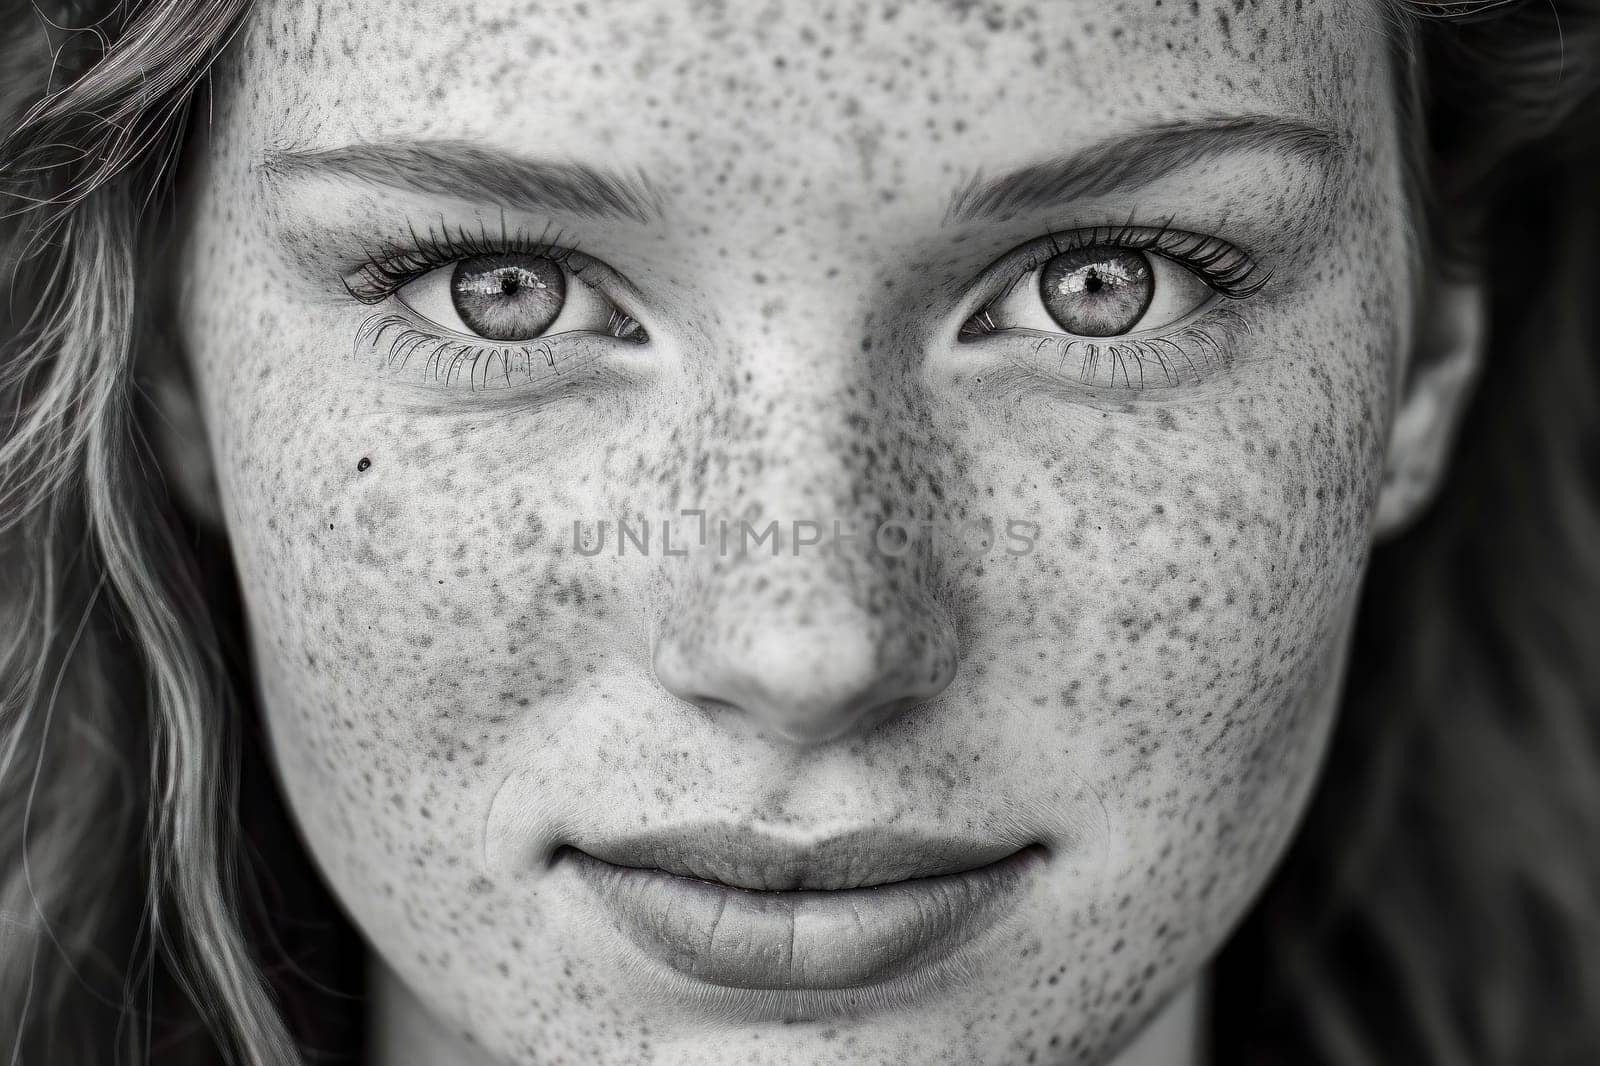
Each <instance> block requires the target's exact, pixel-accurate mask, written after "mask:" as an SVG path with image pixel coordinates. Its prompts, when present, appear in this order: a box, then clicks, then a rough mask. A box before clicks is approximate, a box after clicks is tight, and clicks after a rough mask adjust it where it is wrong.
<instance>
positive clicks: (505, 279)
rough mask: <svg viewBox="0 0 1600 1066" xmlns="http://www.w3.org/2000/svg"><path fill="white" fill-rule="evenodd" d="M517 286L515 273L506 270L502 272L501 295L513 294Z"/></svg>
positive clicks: (515, 292)
mask: <svg viewBox="0 0 1600 1066" xmlns="http://www.w3.org/2000/svg"><path fill="white" fill-rule="evenodd" d="M518 288H519V286H518V284H517V275H516V274H515V273H513V272H512V271H510V270H508V271H506V272H505V273H504V274H501V275H500V295H501V296H515V295H516V294H517V289H518Z"/></svg>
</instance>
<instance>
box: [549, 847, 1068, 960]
mask: <svg viewBox="0 0 1600 1066" xmlns="http://www.w3.org/2000/svg"><path fill="white" fill-rule="evenodd" d="M1044 860H1045V852H1044V849H1043V847H1042V846H1040V845H1038V844H1027V845H1024V846H1021V847H1019V846H1018V845H1017V844H1015V843H1010V844H995V843H992V842H989V843H980V842H975V841H971V840H961V839H954V838H936V837H928V836H914V835H904V834H887V833H883V832H875V831H861V832H856V833H851V834H848V835H845V836H840V837H835V838H831V839H829V840H825V841H821V842H818V843H813V844H807V845H799V844H795V843H791V842H787V841H783V840H780V839H778V838H775V837H771V836H766V835H762V834H755V833H751V832H747V831H736V830H729V829H723V828H720V827H709V828H703V829H685V830H681V831H675V832H666V833H653V834H648V835H644V836H638V837H632V838H626V839H611V840H607V841H603V842H594V843H585V844H584V845H583V846H582V847H578V846H573V845H569V846H566V847H563V848H561V849H560V850H559V851H558V852H557V853H556V856H555V862H556V863H558V864H565V865H569V866H570V867H571V868H572V869H573V870H574V871H575V872H576V873H577V875H578V876H579V878H580V879H581V880H582V881H583V882H584V883H585V884H586V886H587V887H588V888H589V890H590V892H591V894H592V896H593V898H594V900H595V901H596V902H597V903H598V904H599V907H600V909H601V910H602V911H603V912H604V913H605V915H606V916H607V917H608V918H609V919H610V920H611V923H612V924H613V925H614V927H615V928H616V929H617V930H618V931H619V932H621V933H622V935H623V936H624V937H626V938H627V939H628V940H629V941H630V942H631V943H632V944H633V945H634V946H635V947H636V948H638V949H639V950H640V951H642V952H644V953H645V954H647V955H649V956H650V957H652V958H654V959H655V960H656V961H657V962H660V963H663V964H665V965H667V966H669V967H671V968H672V969H673V970H676V971H677V972H679V973H680V974H682V975H684V976H686V977H690V978H694V979H697V980H699V981H703V982H706V983H708V984H712V985H719V986H723V987H728V988H744V989H767V990H772V989H776V990H806V989H814V990H829V989H849V988H860V987H864V986H868V985H872V984H876V983H878V982H881V981H886V980H889V979H892V978H894V977H897V976H900V975H903V974H906V973H908V972H910V971H914V970H917V969H920V968H922V967H926V966H930V965H932V964H934V963H936V962H938V961H939V960H941V959H943V958H944V957H946V956H948V955H950V954H952V953H954V952H956V951H957V950H958V949H960V948H962V947H963V946H965V945H967V944H969V943H970V942H972V941H974V940H975V939H976V938H978V937H979V936H980V935H981V934H982V933H983V932H984V931H985V930H987V929H988V928H990V927H991V926H992V925H993V924H994V923H995V922H996V921H998V920H999V919H1000V918H1001V917H1002V916H1003V915H1004V914H1006V913H1007V912H1008V911H1009V910H1010V909H1011V908H1012V907H1014V906H1015V904H1016V903H1017V902H1018V900H1019V899H1020V897H1021V895H1022V890H1023V888H1024V886H1025V885H1026V883H1027V881H1028V878H1027V874H1028V872H1029V871H1030V870H1031V869H1032V868H1034V867H1035V866H1038V865H1040V864H1041V863H1042V862H1043V861H1044Z"/></svg>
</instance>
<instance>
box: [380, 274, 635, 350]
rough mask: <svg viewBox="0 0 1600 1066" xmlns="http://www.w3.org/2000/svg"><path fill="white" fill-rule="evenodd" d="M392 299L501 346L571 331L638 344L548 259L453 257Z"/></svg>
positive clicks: (628, 323) (622, 318)
mask: <svg viewBox="0 0 1600 1066" xmlns="http://www.w3.org/2000/svg"><path fill="white" fill-rule="evenodd" d="M395 297H396V298H397V299H398V300H399V301H400V302H401V303H403V304H405V305H406V306H407V307H408V308H410V309H411V310H412V311H413V312H415V313H416V314H417V315H419V316H421V317H422V318H425V319H427V320H428V321H429V322H431V323H432V324H434V325H436V326H439V327H440V328H442V329H446V330H450V331H451V332H454V333H459V334H466V335H467V336H470V337H477V338H481V339H483V340H490V341H498V342H502V343H512V342H521V341H530V340H534V339H536V338H539V337H547V336H554V335H557V334H562V333H573V332H581V333H606V334H610V335H612V336H615V337H620V338H623V339H628V340H641V339H643V333H644V331H643V329H642V328H641V327H640V326H639V324H638V323H637V322H635V321H634V320H633V319H631V318H629V317H628V316H627V315H625V314H623V313H622V312H621V311H619V310H618V309H617V308H616V307H615V305H613V304H612V303H611V302H610V301H609V300H607V299H606V298H605V297H604V296H603V295H601V293H600V291H599V290H598V289H596V288H595V287H594V286H593V285H590V284H589V283H588V282H586V281H584V280H583V279H582V278H580V277H578V275H577V272H576V271H575V269H574V268H573V267H572V266H571V265H570V263H569V262H564V261H562V260H560V259H557V258H554V257H552V256H545V255H533V254H528V253H523V252H504V253H493V254H489V255H476V256H472V257H470V258H465V259H459V260H456V261H455V262H453V263H448V264H445V265H444V266H440V267H436V268H434V269H432V270H429V271H427V272H426V273H424V274H422V275H421V276H419V277H417V278H415V279H414V280H412V281H409V282H406V283H405V284H404V285H402V286H400V287H399V288H398V289H396V290H395Z"/></svg>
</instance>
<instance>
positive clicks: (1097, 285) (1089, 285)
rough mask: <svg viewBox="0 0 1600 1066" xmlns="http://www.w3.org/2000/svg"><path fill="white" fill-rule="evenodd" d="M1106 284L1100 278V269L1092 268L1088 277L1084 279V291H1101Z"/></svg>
mask: <svg viewBox="0 0 1600 1066" xmlns="http://www.w3.org/2000/svg"><path fill="white" fill-rule="evenodd" d="M1105 284H1106V283H1105V282H1104V281H1101V280H1100V272H1099V271H1098V270H1091V271H1089V276H1088V278H1086V279H1085V280H1084V283H1083V291H1084V292H1099V291H1100V290H1101V289H1102V288H1104V287H1105Z"/></svg>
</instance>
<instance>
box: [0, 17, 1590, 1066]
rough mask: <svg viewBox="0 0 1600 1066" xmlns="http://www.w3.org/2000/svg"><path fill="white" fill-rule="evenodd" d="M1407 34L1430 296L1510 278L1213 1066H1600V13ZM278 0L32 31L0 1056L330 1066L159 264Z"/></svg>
mask: <svg viewBox="0 0 1600 1066" xmlns="http://www.w3.org/2000/svg"><path fill="white" fill-rule="evenodd" d="M1387 2H1388V3H1389V5H1390V8H1391V9H1392V14H1393V17H1392V19H1391V25H1392V34H1393V39H1394V41H1395V49H1394V51H1395V56H1396V64H1397V78H1396V83H1397V86H1398V87H1399V88H1398V91H1397V99H1398V101H1399V105H1400V107H1401V108H1402V113H1403V116H1404V117H1405V120H1406V123H1405V125H1406V128H1407V130H1408V134H1409V136H1410V137H1411V140H1410V142H1409V143H1408V146H1407V147H1408V155H1409V157H1410V159H1411V161H1412V165H1411V174H1410V175H1409V180H1410V184H1411V186H1412V189H1413V192H1414V194H1415V198H1416V200H1417V208H1418V210H1419V211H1421V212H1422V215H1423V217H1424V219H1425V221H1426V223H1427V225H1426V226H1425V227H1424V232H1425V233H1426V234H1427V235H1428V239H1427V240H1426V242H1425V243H1426V245H1427V248H1428V249H1429V252H1428V255H1429V257H1430V263H1429V266H1428V269H1440V270H1442V269H1446V268H1447V267H1450V266H1452V265H1454V266H1456V267H1458V268H1460V269H1476V270H1482V271H1485V272H1486V275H1487V276H1488V278H1489V280H1490V287H1491V294H1492V296H1493V298H1494V304H1493V340H1492V346H1491V347H1492V350H1491V353H1490V358H1489V361H1488V369H1487V372H1486V374H1485V377H1484V380H1483V383H1482V386H1481V391H1480V394H1479V397H1478V399H1477V401H1476V403H1475V406H1474V408H1473V410H1472V411H1471V412H1470V414H1469V417H1468V421H1467V424H1466V428H1465V430H1464V432H1463V444H1462V447H1461V448H1460V449H1459V454H1458V459H1457V463H1456V466H1455V468H1454V470H1455V473H1454V474H1453V476H1452V481H1451V483H1450V484H1449V485H1448V486H1447V487H1446V490H1445V492H1444V494H1443V499H1442V500H1441V502H1440V505H1439V506H1437V507H1436V508H1435V509H1434V511H1433V513H1432V514H1431V515H1430V516H1429V517H1428V518H1427V519H1425V520H1424V521H1423V522H1422V523H1420V524H1419V525H1418V526H1417V527H1416V528H1414V529H1413V530H1412V531H1411V532H1410V533H1409V534H1407V535H1406V536H1405V537H1404V538H1402V539H1401V540H1400V541H1398V542H1397V543H1394V544H1390V545H1386V546H1384V547H1383V548H1381V549H1380V550H1379V551H1378V552H1377V553H1376V555H1375V557H1374V561H1373V566H1372V569H1371V572H1370V575H1369V579H1368V588H1367V592H1366V595H1365V598H1364V601H1363V608H1362V615H1361V619H1360V622H1359V625H1358V629H1357V642H1356V651H1355V655H1354V658H1353V661H1352V666H1351V677H1350V682H1349V693H1348V697H1347V700H1346V703H1347V706H1346V708H1345V713H1344V714H1343V716H1342V718H1341V722H1340V725H1339V726H1338V729H1337V732H1336V736H1335V742H1334V746H1333V749H1332V752H1331V754H1330V759H1329V763H1328V765H1327V768H1326V771H1325V774H1324V780H1323V783H1322V786H1321V787H1320V789H1319V791H1318V794H1317V798H1316V800H1315V801H1314V803H1313V805H1312V808H1311V811H1310V813H1309V814H1308V818H1307V824H1306V826H1305V827H1304V829H1303V830H1302V832H1301V834H1300V837H1299V841H1298V843H1297V844H1296V845H1295V846H1294V847H1293V848H1292V849H1291V852H1290V854H1289V857H1288V858H1287V860H1286V862H1285V864H1284V866H1283V867H1282V869H1281V870H1280V872H1279V874H1278V876H1277V877H1276V878H1275V879H1274V881H1273V883H1272V884H1271V885H1270V886H1269V888H1268V890H1267V892H1266V894H1265V896H1264V897H1263V899H1262V901H1261V903H1260V904H1259V905H1258V906H1257V908H1256V909H1255V911H1254V912H1253V913H1252V915H1251V916H1250V917H1249V918H1248V919H1247V921H1246V923H1245V925H1244V927H1243V928H1242V929H1241V930H1240V932H1239V933H1238V934H1237V935H1236V936H1235V937H1234V938H1233V940H1232V941H1231V942H1230V944H1229V946H1228V947H1227V948H1226V949H1225V951H1224V953H1223V956H1222V958H1221V960H1220V962H1219V965H1218V968H1217V974H1218V977H1219V980H1218V982H1217V989H1216V1004H1215V1007H1216V1010H1215V1021H1214V1032H1215V1038H1216V1049H1217V1054H1218V1060H1219V1061H1221V1062H1225V1063H1235V1062H1246V1061H1249V1062H1260V1063H1282V1062H1297V1063H1325V1064H1328V1066H1366V1064H1369V1063H1385V1062H1395V1061H1405V1062H1408V1063H1436V1064H1456V1063H1467V1064H1479V1063H1481V1064H1485V1066H1487V1064H1491V1063H1495V1064H1498V1063H1514V1062H1515V1063H1531V1062H1537V1063H1543V1064H1555V1063H1562V1062H1578V1061H1579V1060H1580V1059H1584V1060H1592V1059H1593V1058H1594V1056H1595V1055H1596V1054H1600V1015H1596V1014H1594V1013H1593V1012H1590V1011H1588V1010H1587V1009H1586V1007H1587V1006H1588V1005H1589V1003H1588V1002H1587V1001H1600V848H1596V847H1595V846H1594V845H1595V843H1596V842H1597V841H1600V707H1597V702H1600V657H1597V656H1595V655H1594V653H1593V651H1592V649H1593V648H1596V647H1600V631H1597V630H1600V625H1597V621H1596V615H1595V611H1596V607H1597V605H1600V493H1597V485H1600V469H1597V467H1600V431H1597V429H1596V427H1597V426H1600V417H1597V416H1600V410H1597V406H1600V403H1597V401H1600V364H1597V358H1600V325H1597V323H1600V319H1597V316H1596V310H1595V306H1596V305H1595V301H1594V294H1595V293H1596V292H1600V251H1597V246H1600V190H1597V189H1596V188H1595V186H1594V179H1593V175H1594V174H1595V173H1600V129H1597V128H1596V115H1595V107H1594V100H1593V97H1594V95H1595V84H1596V81H1597V79H1600V71H1596V69H1595V67H1596V66H1597V65H1600V64H1597V63H1596V60H1595V57H1597V56H1600V0H1534V2H1529V3H1520V2H1517V0H1460V2H1454V3H1442V2H1436V0H1387ZM249 5H250V0H143V2H139V0H115V2H113V0H78V2H75V0H57V2H54V3H51V2H46V0H39V2H27V3H25V2H22V0H0V133H4V134H5V139H4V140H3V141H0V276H3V278H4V286H3V293H4V296H5V300H4V301H3V302H0V619H3V621H4V624H3V626H0V1063H4V1062H6V1061H10V1062H12V1063H19V1062H25V1063H43V1062H50V1063H77V1062H105V1061H116V1062H128V1063H138V1062H143V1061H147V1060H149V1059H150V1058H152V1057H153V1051H154V1050H155V1049H160V1048H169V1049H170V1048H174V1047H178V1046H186V1047H189V1048H191V1049H196V1048H197V1049H199V1050H198V1051H197V1052H196V1055H197V1057H196V1058H195V1059H194V1061H196V1062H199V1061H216V1060H217V1059H218V1058H221V1059H224V1060H226V1061H232V1062H240V1063H247V1064H250V1066H298V1064H300V1063H303V1062H305V1061H308V1060H309V1059H310V1058H313V1057H321V1056H320V1055H314V1054H313V1052H312V1051H311V1050H308V1049H309V1047H310V1045H311V1044H313V1043H316V1042H317V1040H318V1038H317V1037H315V1036H313V1035H311V1034H313V1033H314V1032H316V1030H315V1027H314V1026H313V1025H312V1023H311V1021H310V1019H311V1018H312V1017H313V1016H314V1015H316V1014H318V1013H321V1014H324V1015H326V1014H333V1013H339V1012H341V1011H343V1012H344V1013H346V1014H348V1013H350V1011H349V1009H348V1004H346V1003H342V1002H339V1001H337V1000H336V999H333V998H328V997H327V996H326V995H323V996H322V998H320V999H315V1001H314V1002H313V1003H312V1005H311V1006H307V1004H306V1003H305V1002H298V1001H296V999H295V994H294V992H293V991H292V989H293V988H296V987H298V988H300V989H301V990H302V991H303V990H304V989H305V988H307V987H313V986H314V983H315V982H314V980H313V979H312V978H311V977H309V976H308V975H307V974H306V973H305V972H304V968H303V967H302V966H301V962H302V961H303V960H301V959H300V958H298V957H297V956H296V953H295V952H294V951H292V950H289V949H288V948H286V947H285V946H284V945H283V943H282V942H281V941H282V937H280V936H279V935H278V934H280V933H282V932H283V927H284V925H285V922H286V921H287V920H288V919H286V918H285V914H284V912H283V909H282V907H281V906H280V905H278V904H269V903H267V902H264V901H263V900H262V899H261V898H260V896H261V893H262V892H263V884H262V874H261V871H260V869H259V867H258V865H257V864H254V863H252V861H251V859H250V854H249V852H250V847H251V840H252V836H251V832H250V830H251V826H252V824H253V817H254V816H253V815H252V813H251V810H249V809H243V808H242V807H241V791H240V789H241V784H240V782H241V781H242V780H244V781H248V780H250V779H251V774H252V773H253V772H254V773H257V774H258V775H259V763H260V753H259V752H258V751H257V750H256V748H257V744H256V743H255V741H254V740H253V738H252V734H251V729H252V726H251V722H252V716H251V715H250V714H249V713H248V708H247V707H246V705H245V703H244V697H243V695H242V692H243V690H244V689H246V688H247V687H248V686H244V685H239V684H238V683H237V682H238V679H239V676H240V675H241V674H242V673H243V672H244V670H245V669H247V668H246V667H245V666H243V665H242V664H241V661H240V659H239V657H238V656H237V654H236V653H235V651H234V649H233V648H232V646H231V645H230V642H229V639H228V634H229V633H230V631H232V630H233V629H235V628H236V627H237V625H238V617H237V615H238V611H237V605H236V604H234V603H233V602H232V600H231V596H232V593H231V591H229V589H230V588H231V586H230V581H231V578H230V576H229V574H228V571H227V564H226V558H225V556H220V555H219V554H218V553H219V552H221V551H223V550H225V549H223V548H221V547H220V546H217V545H207V544H203V543H201V540H202V538H200V537H199V536H198V535H197V534H196V532H195V531H194V530H193V529H192V528H190V527H189V526H188V525H187V524H186V521H185V519H184V518H183V516H182V515H181V514H180V513H179V511H178V509H177V508H176V506H175V505H174V504H173V503H172V502H171V501H170V500H169V499H168V497H167V495H166V492H165V489H164V487H163V484H162V482H161V479H160V476H159V470H158V467H157V465H156V463H155V461H154V457H153V455H152V452H151V449H150V447H149V446H148V444H147V443H146V441H145V438H144V433H143V427H146V426H148V425H149V424H150V422H149V420H150V419H151V418H152V417H153V416H152V413H151V411H150V409H149V407H148V405H146V404H145V403H144V402H143V399H142V395H141V392H140V390H139V386H138V377H137V374H136V370H137V366H138V358H137V357H138V352H139V349H140V346H141V345H142V344H146V343H149V338H151V337H152V336H156V335H159V333H160V331H161V330H162V329H163V328H164V323H163V322H162V321H161V319H162V315H163V312H162V306H163V305H162V301H161V300H160V299H159V294H158V293H156V292H155V291H154V290H153V289H151V288H148V287H147V285H148V284H149V276H150V275H149V272H148V271H142V270H141V269H140V264H141V263H145V262H149V261H151V257H153V256H154V255H155V254H156V250H157V243H158V239H159V235H160V234H162V233H163V232H164V231H165V229H166V228H167V227H168V226H169V224H170V221H171V218H172V212H173V199H174V195H175V193H174V189H175V185H174V175H175V171H176V169H177V160H178V158H179V156H180V154H181V150H182V146H183V144H184V141H185V138H186V136H187V134H188V131H189V129H190V127H191V126H192V125H193V121H194V119H193V116H194V113H195V111H196V102H197V99H198V100H201V102H202V103H203V94H204V87H205V78H206V75H207V71H208V69H209V67H210V65H211V64H212V63H213V62H214V61H215V59H216V58H217V56H218V55H219V54H221V52H222V51H223V50H224V49H225V48H226V47H227V45H228V42H229V41H230V39H231V37H232V35H233V33H234V32H235V31H236V30H237V28H238V26H239V25H240V22H241V21H242V19H243V17H244V15H245V14H246V11H247V9H248V7H249ZM1585 145H1586V146H1587V149H1586V154H1585V151H1584V150H1582V148H1581V146H1585ZM252 767H254V768H255V770H254V771H253V770H252ZM275 817H277V818H279V819H281V818H282V817H283V816H282V812H281V810H279V811H277V813H276V815H275ZM284 836H285V840H289V839H291V838H290V837H289V835H288V834H285V835H284ZM276 846H278V847H280V849H287V850H288V851H289V852H290V853H291V854H292V857H293V858H294V860H295V861H296V862H298V864H299V865H300V866H301V867H302V868H303V869H305V870H307V871H309V869H310V862H309V859H308V858H307V857H306V856H305V855H304V854H303V853H302V852H299V851H297V850H295V847H296V846H295V845H293V844H292V842H291V843H286V844H285V843H282V842H280V843H279V844H278V845H276ZM306 876H307V877H308V878H310V877H311V875H310V874H309V873H307V875H306ZM311 899H312V904H311V907H312V910H313V911H316V910H318V909H319V908H320V913H321V918H322V920H324V921H326V922H327V923H329V925H328V928H332V929H334V930H341V929H342V930H343V932H342V934H339V935H343V936H345V937H346V938H351V939H352V942H353V934H352V932H351V931H350V929H349V927H348V925H347V924H343V923H342V919H339V918H338V917H337V916H336V914H335V913H334V912H333V909H332V907H331V904H330V903H329V902H328V900H327V899H326V897H325V896H317V895H316V894H315V893H313V894H312V896H311ZM285 973H289V974H291V975H293V979H292V980H286V979H285V977H284V975H285ZM295 982H298V984H296V983H295ZM8 1057H9V1059H8Z"/></svg>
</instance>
